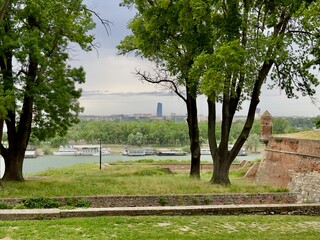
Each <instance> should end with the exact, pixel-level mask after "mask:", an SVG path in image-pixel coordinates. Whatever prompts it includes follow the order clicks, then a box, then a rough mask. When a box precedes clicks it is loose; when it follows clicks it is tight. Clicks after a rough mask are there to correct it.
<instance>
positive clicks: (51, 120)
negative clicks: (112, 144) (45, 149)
mask: <svg viewBox="0 0 320 240" xmlns="http://www.w3.org/2000/svg"><path fill="white" fill-rule="evenodd" d="M94 26H95V24H94V22H93V20H92V18H91V12H90V11H89V10H88V9H87V8H86V6H85V5H84V4H83V3H82V0H61V1H53V0H28V1H24V0H23V1H16V0H12V1H11V2H10V5H9V6H8V8H7V11H6V15H5V16H4V18H3V21H2V22H1V24H0V68H1V73H2V79H1V89H0V90H1V95H2V96H3V98H4V99H7V104H5V105H4V104H1V107H0V109H1V113H2V116H1V123H2V124H3V123H5V124H6V127H7V132H8V147H6V146H5V145H4V144H3V143H1V146H0V147H1V155H2V156H3V157H4V159H5V164H6V172H5V175H4V178H5V179H9V180H21V179H22V172H21V171H22V162H23V156H24V151H25V149H26V147H27V144H28V141H29V137H30V134H31V131H32V134H33V135H34V136H37V137H38V138H40V139H45V138H46V137H50V136H53V135H54V134H56V133H60V134H63V133H66V130H67V128H68V126H70V125H71V124H72V123H74V122H77V116H78V114H79V112H81V110H82V108H81V107H80V106H79V102H78V99H79V98H80V95H81V89H77V87H76V84H77V83H79V84H81V83H83V82H84V81H85V72H84V69H83V68H82V67H79V68H74V67H71V66H70V65H69V63H68V60H69V58H70V51H71V47H72V45H71V44H76V45H78V46H80V48H81V49H82V50H84V51H89V50H91V48H92V41H93V39H94V37H93V36H92V35H90V34H88V31H90V30H91V29H93V28H94ZM2 102H4V101H2Z"/></svg>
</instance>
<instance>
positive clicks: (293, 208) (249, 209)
mask: <svg viewBox="0 0 320 240" xmlns="http://www.w3.org/2000/svg"><path fill="white" fill-rule="evenodd" d="M240 214H260V215H274V214H281V215H286V214H290V215H313V216H320V204H269V205H206V206H164V207H113V208H80V209H71V210H70V209H69V210H64V209H6V210H0V220H32V219H57V218H71V217H97V216H147V215H170V216H175V215H240Z"/></svg>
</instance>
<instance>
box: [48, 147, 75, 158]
mask: <svg viewBox="0 0 320 240" xmlns="http://www.w3.org/2000/svg"><path fill="white" fill-rule="evenodd" d="M77 153H78V150H77V149H76V148H73V147H72V146H60V147H59V150H58V151H54V152H53V155H55V156H75V155H77Z"/></svg>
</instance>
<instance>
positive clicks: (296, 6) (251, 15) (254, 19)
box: [120, 0, 320, 184]
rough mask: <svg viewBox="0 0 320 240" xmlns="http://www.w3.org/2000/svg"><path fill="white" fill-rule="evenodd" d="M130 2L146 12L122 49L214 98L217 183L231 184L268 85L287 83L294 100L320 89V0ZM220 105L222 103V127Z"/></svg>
mask: <svg viewBox="0 0 320 240" xmlns="http://www.w3.org/2000/svg"><path fill="white" fill-rule="evenodd" d="M123 3H124V4H125V5H129V6H134V7H135V8H136V9H137V12H138V13H137V15H136V16H135V18H134V19H132V21H131V22H130V24H129V28H130V29H131V30H132V32H133V34H132V35H130V36H128V37H127V38H125V40H124V41H123V42H122V43H121V45H120V50H121V51H122V52H126V51H135V52H136V53H137V54H138V55H142V56H144V57H146V58H148V59H150V60H152V61H155V62H156V63H157V66H158V67H160V69H163V68H164V69H166V70H168V71H169V73H170V76H171V77H174V78H175V79H177V81H178V83H180V84H181V83H182V84H183V85H184V86H187V87H188V90H187V91H188V92H190V93H191V94H193V96H196V95H197V93H199V92H200V93H203V94H205V95H206V96H207V97H208V109H209V116H208V134H209V136H208V138H209V143H210V149H211V154H212V158H213V162H214V174H213V177H212V179H211V181H212V182H213V183H218V184H230V180H229V177H228V172H229V167H230V165H231V163H232V161H233V160H234V159H235V157H236V156H237V154H238V152H239V150H240V149H241V147H242V146H243V144H244V142H245V141H246V139H247V138H248V136H249V133H250V130H251V128H252V126H253V122H254V116H255V110H256V108H257V106H258V104H259V102H260V94H261V87H262V85H263V84H266V83H267V84H268V85H269V87H270V88H275V87H279V88H280V89H283V90H284V91H285V92H286V94H287V96H288V97H289V98H292V97H297V95H298V94H297V92H301V93H302V95H304V96H305V95H309V96H313V95H314V93H315V90H314V87H315V86H317V85H318V83H319V82H318V79H317V77H316V76H315V72H316V71H318V70H319V59H320V58H319V56H320V55H319V53H320V48H319V36H320V35H319V34H320V31H319V30H320V28H319V21H318V20H317V19H318V18H319V12H320V11H319V10H320V1H319V0H313V1H312V0H282V1H264V0H243V1H242V0H212V1H204V0H171V1H168V0H150V1H147V0H145V1H143V0H125V1H123ZM156 77H159V75H156ZM158 79H159V78H158ZM186 79H187V80H188V81H185V80H186ZM182 80H183V81H182ZM179 81H180V82H179ZM190 90H193V91H190ZM247 100H248V101H249V109H248V112H247V118H246V122H245V124H244V126H243V128H242V130H241V131H240V134H239V136H238V138H237V140H236V142H235V144H234V147H233V148H232V149H231V150H228V145H229V142H230V138H231V136H230V129H231V127H232V124H233V122H234V121H233V119H234V116H235V114H236V112H237V111H238V110H239V109H241V106H242V103H243V102H244V101H247ZM216 103H222V112H221V116H222V124H221V129H220V130H218V127H219V126H218V125H217V124H216V119H217V114H218V113H217V108H216ZM219 115H220V114H219ZM218 132H219V133H220V137H219V138H217V133H218ZM217 139H220V141H219V142H218V141H217Z"/></svg>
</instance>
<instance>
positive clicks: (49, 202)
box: [22, 198, 61, 208]
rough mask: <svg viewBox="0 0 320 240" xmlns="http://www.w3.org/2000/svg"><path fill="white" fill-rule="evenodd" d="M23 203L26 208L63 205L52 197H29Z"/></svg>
mask: <svg viewBox="0 0 320 240" xmlns="http://www.w3.org/2000/svg"><path fill="white" fill-rule="evenodd" d="M22 203H23V205H24V206H25V207H26V208H58V207H60V205H61V204H60V203H59V202H58V201H57V200H56V199H52V198H27V199H24V200H22Z"/></svg>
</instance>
